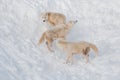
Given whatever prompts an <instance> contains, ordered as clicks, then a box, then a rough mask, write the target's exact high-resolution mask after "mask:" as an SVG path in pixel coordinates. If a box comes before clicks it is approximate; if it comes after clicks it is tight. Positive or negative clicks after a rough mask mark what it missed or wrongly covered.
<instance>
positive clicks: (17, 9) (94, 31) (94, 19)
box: [0, 0, 120, 80]
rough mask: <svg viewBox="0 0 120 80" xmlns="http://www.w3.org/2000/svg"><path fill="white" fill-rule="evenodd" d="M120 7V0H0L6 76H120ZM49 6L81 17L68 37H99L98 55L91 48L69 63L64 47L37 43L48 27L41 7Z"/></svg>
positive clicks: (0, 48)
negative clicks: (85, 55)
mask: <svg viewBox="0 0 120 80" xmlns="http://www.w3.org/2000/svg"><path fill="white" fill-rule="evenodd" d="M119 8H120V1H119V0H111V1H110V0H102V1H101V0H73V1H71V0H59V1H57V0H0V78H1V80H61V79H62V80H68V79H69V80H113V79H115V80H120V76H119V74H120V68H119V67H120V58H119V57H120V36H119V35H120V9H119ZM45 11H53V12H60V13H63V14H65V15H66V17H67V21H69V20H76V19H77V20H78V23H77V24H76V25H75V26H74V27H73V28H72V30H71V31H70V33H69V35H68V36H67V40H69V41H76V42H77V41H82V40H84V41H88V42H91V43H94V44H96V45H97V46H98V48H99V56H98V57H96V58H94V54H93V52H92V51H91V52H90V54H91V56H90V63H88V64H85V63H84V60H83V58H82V57H80V55H76V56H74V57H75V60H74V64H73V65H66V64H63V62H64V61H65V58H66V54H65V53H64V52H62V51H60V50H59V49H57V48H56V47H54V48H55V53H51V52H49V51H48V50H47V48H46V46H45V45H44V44H42V45H41V46H38V45H37V42H38V39H39V38H40V36H41V34H42V33H43V32H44V31H45V29H46V25H45V24H44V23H42V21H41V19H40V13H41V12H45Z"/></svg>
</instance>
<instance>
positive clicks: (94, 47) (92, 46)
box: [90, 44, 98, 55]
mask: <svg viewBox="0 0 120 80" xmlns="http://www.w3.org/2000/svg"><path fill="white" fill-rule="evenodd" d="M90 48H92V49H93V50H94V52H95V53H96V55H98V48H97V47H96V46H95V45H94V44H90Z"/></svg>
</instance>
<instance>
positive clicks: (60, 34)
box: [38, 20, 77, 51]
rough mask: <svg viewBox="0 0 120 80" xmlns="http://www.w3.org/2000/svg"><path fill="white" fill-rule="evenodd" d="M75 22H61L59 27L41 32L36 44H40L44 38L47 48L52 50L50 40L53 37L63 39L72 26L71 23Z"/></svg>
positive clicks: (51, 40)
mask: <svg viewBox="0 0 120 80" xmlns="http://www.w3.org/2000/svg"><path fill="white" fill-rule="evenodd" d="M76 22H77V20H76V21H69V22H68V23H67V24H65V25H64V24H61V25H59V27H56V28H53V29H50V30H47V31H45V32H44V33H43V34H42V37H41V38H40V40H39V43H38V44H41V43H42V42H43V41H44V40H46V44H47V47H48V50H50V51H53V50H52V49H51V48H50V47H51V46H52V42H53V40H54V39H57V38H63V39H65V37H66V35H67V34H68V32H69V30H70V29H71V28H72V27H73V25H74V24H75V23H76Z"/></svg>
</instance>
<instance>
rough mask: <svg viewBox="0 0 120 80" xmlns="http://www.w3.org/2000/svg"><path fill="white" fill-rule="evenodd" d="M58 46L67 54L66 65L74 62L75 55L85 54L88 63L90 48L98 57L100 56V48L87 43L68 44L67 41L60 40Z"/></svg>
mask: <svg viewBox="0 0 120 80" xmlns="http://www.w3.org/2000/svg"><path fill="white" fill-rule="evenodd" d="M57 45H58V47H60V48H62V49H63V50H64V51H65V52H66V53H67V60H66V63H68V62H69V61H70V62H73V55H74V54H83V56H84V57H85V59H86V61H87V62H88V60H89V59H88V56H89V51H90V48H92V49H93V50H94V51H95V53H96V55H98V48H97V47H96V46H95V45H94V44H91V43H88V42H85V41H80V42H68V41H65V40H59V41H58V43H57Z"/></svg>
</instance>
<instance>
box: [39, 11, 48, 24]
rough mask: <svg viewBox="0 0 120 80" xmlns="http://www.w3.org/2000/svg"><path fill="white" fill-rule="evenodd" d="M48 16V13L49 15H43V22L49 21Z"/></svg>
mask: <svg viewBox="0 0 120 80" xmlns="http://www.w3.org/2000/svg"><path fill="white" fill-rule="evenodd" d="M48 15H49V13H48V12H47V13H41V18H42V21H43V22H46V21H47V20H48Z"/></svg>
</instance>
